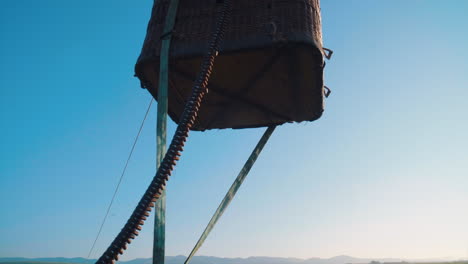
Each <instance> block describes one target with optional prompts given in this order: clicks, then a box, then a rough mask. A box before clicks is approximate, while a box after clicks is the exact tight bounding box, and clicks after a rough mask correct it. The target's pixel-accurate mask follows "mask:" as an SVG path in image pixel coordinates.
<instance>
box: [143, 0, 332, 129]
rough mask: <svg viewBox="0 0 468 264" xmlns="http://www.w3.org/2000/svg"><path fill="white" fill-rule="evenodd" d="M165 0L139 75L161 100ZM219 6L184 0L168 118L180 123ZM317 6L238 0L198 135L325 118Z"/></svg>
mask: <svg viewBox="0 0 468 264" xmlns="http://www.w3.org/2000/svg"><path fill="white" fill-rule="evenodd" d="M168 4H169V1H168V0H155V4H154V6H153V12H152V15H151V19H150V22H149V25H148V31H147V35H146V39H145V42H144V45H143V49H142V52H141V55H140V57H139V58H138V62H137V64H136V66H135V72H136V76H138V77H139V78H140V80H141V83H142V87H144V88H146V89H148V90H149V91H150V92H151V94H152V95H153V96H154V97H155V98H157V91H158V87H157V84H158V72H159V53H160V46H161V40H160V39H161V35H162V34H163V32H162V29H163V26H164V20H165V14H166V11H167V8H168ZM221 7H222V0H180V4H179V9H178V13H177V19H176V24H175V28H174V32H173V36H172V37H173V39H172V44H171V50H170V63H169V66H170V72H169V78H170V88H169V115H170V117H171V118H172V119H173V120H174V121H175V122H176V123H177V122H178V120H179V117H180V115H181V113H182V110H183V107H184V105H185V101H186V98H187V96H188V95H189V94H190V90H191V87H192V84H193V81H194V79H195V76H196V75H197V73H198V71H199V68H200V64H201V58H202V57H203V55H204V54H205V53H206V51H207V46H208V42H209V38H210V35H211V33H212V30H213V28H214V26H215V21H216V17H217V14H218V13H219V12H220V9H221ZM323 66H324V63H323V57H322V34H321V21H320V6H319V0H283V1H280V0H235V1H233V10H232V15H231V19H230V23H229V24H228V29H227V31H226V34H225V37H224V40H223V43H222V45H221V49H220V54H219V56H218V57H217V59H216V62H215V65H214V71H213V75H212V77H211V79H210V82H209V85H208V88H209V91H210V92H209V93H208V94H207V96H206V97H205V99H204V102H203V104H202V107H201V109H200V113H199V115H198V120H197V122H196V124H195V126H194V127H193V129H194V130H205V129H213V128H246V127H260V126H268V125H279V124H283V123H285V122H301V121H313V120H315V119H317V118H319V117H320V116H321V114H322V112H323Z"/></svg>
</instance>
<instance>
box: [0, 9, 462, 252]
mask: <svg viewBox="0 0 468 264" xmlns="http://www.w3.org/2000/svg"><path fill="white" fill-rule="evenodd" d="M151 6H152V1H150V0H144V1H143V0H141V1H123V0H112V1H110V0H101V1H91V0H82V1H63V0H55V1H54V0H43V1H32V0H30V1H26V0H14V1H13V0H10V1H8V0H4V1H1V8H0V36H1V41H0V58H1V60H0V120H1V122H0V125H1V130H0V133H1V134H0V135H1V137H0V146H1V152H0V155H1V156H0V209H1V217H0V257H7V256H23V257H49V256H65V257H75V256H82V257H86V255H87V253H88V250H89V249H90V247H91V244H92V242H93V239H94V236H95V235H96V232H97V230H98V227H99V224H100V221H101V220H102V217H103V215H104V212H105V209H106V207H107V205H108V203H109V200H110V198H111V196H112V193H113V190H114V187H115V185H116V183H117V180H118V177H119V174H120V171H121V169H122V167H123V164H124V162H125V160H126V156H127V154H128V151H129V150H130V147H131V144H132V141H133V138H134V136H135V134H136V132H137V129H138V126H139V124H140V121H141V119H142V117H143V114H144V111H145V110H146V107H147V105H148V102H149V100H150V95H149V94H148V93H147V91H146V90H143V89H140V88H139V82H138V80H137V79H136V78H134V77H133V67H134V63H135V61H136V59H137V57H138V55H139V52H140V48H141V45H142V42H143V39H144V36H145V32H146V26H147V22H148V18H149V15H150V11H151ZM467 12H468V1H464V0H459V1H455V0H449V1H439V0H427V1H420V0H412V1H407V0H392V1H371V0H367V1H364V0H362V1H361V0H360V1H344V0H342V1H339V0H335V1H322V18H323V35H324V43H325V47H328V48H331V49H333V50H334V51H335V54H334V57H333V59H332V61H330V62H328V64H327V67H326V84H327V85H328V86H329V87H331V89H332V90H333V93H332V96H331V97H330V98H329V99H328V100H327V102H326V111H325V113H324V115H323V117H322V118H321V119H320V120H318V121H316V122H313V123H301V124H288V125H284V126H281V127H279V128H278V129H277V131H275V134H274V135H273V136H272V138H271V139H270V142H269V143H268V145H267V146H266V147H265V149H264V152H263V153H262V155H261V156H260V158H259V159H258V161H257V164H256V165H255V166H254V168H253V169H252V171H251V174H250V175H249V177H248V178H247V180H246V181H245V183H244V185H243V186H242V188H241V189H240V191H239V193H238V196H237V197H236V198H235V200H234V201H233V203H232V204H231V207H230V208H229V209H228V211H227V212H226V213H225V215H224V216H223V218H222V219H221V220H220V222H219V224H218V225H217V226H216V227H215V229H214V230H213V232H212V234H211V236H210V237H209V238H208V240H207V241H206V243H205V245H204V246H203V248H202V249H201V251H200V253H199V254H202V255H214V256H222V257H247V256H284V257H299V258H308V257H330V256H334V255H339V254H348V255H353V256H360V257H400V258H425V257H447V256H451V257H458V258H462V257H463V258H466V257H467V254H468V207H467V206H468V154H467V153H468V152H467V151H468V137H467V135H468V124H467V117H466V116H467V114H468V103H467V98H468V89H467V88H468V49H467V47H468V44H467V43H468V32H467V31H468V17H467ZM155 112H156V108H155V107H153V111H152V113H151V116H150V118H149V120H148V122H147V123H146V126H145V128H144V131H143V134H142V137H141V139H140V141H139V143H138V145H137V149H136V152H135V155H134V157H133V160H132V161H131V163H130V166H129V168H128V171H127V175H126V177H125V179H124V180H123V183H122V186H121V189H120V192H119V194H118V196H117V199H116V201H115V205H114V207H113V208H112V211H111V215H110V218H109V219H108V223H107V225H106V226H105V228H104V230H103V233H102V236H101V238H100V240H99V241H98V243H97V247H96V251H95V252H94V253H93V257H98V255H99V254H100V253H102V251H103V250H104V249H105V248H106V247H107V246H108V244H109V242H110V241H111V240H112V239H113V237H114V236H115V235H116V234H117V233H118V231H119V230H120V229H121V227H122V225H123V223H124V222H125V221H126V220H127V218H128V216H129V214H130V213H131V210H133V207H134V206H135V205H136V203H137V201H138V199H139V198H140V197H141V194H142V193H143V191H144V190H145V189H146V186H147V184H148V183H149V181H150V179H151V178H152V176H153V174H154V171H155V115H156V113H155ZM173 130H174V124H173V123H172V122H170V131H171V133H172V131H173ZM263 130H264V129H246V130H236V131H233V130H225V131H209V132H204V133H200V132H194V133H191V136H190V138H189V141H188V143H187V145H186V151H185V152H184V154H183V157H182V159H181V161H180V163H179V166H177V169H176V171H175V173H174V174H173V177H172V178H171V180H170V182H169V185H168V198H167V199H168V204H167V254H168V255H177V254H184V255H187V254H188V253H189V252H190V250H191V247H192V246H193V245H194V243H195V242H196V240H197V239H198V236H199V235H200V234H201V232H202V230H203V228H204V227H205V225H206V223H207V222H208V220H209V218H210V217H211V214H212V213H213V212H214V210H215V209H216V207H217V205H218V203H219V201H220V200H221V199H222V197H223V195H224V193H225V192H226V190H227V189H228V187H229V186H230V184H231V183H232V181H233V180H234V178H235V177H236V175H237V173H238V171H239V169H240V168H241V166H242V164H243V163H244V161H245V159H246V158H247V157H248V155H249V153H250V151H251V149H252V147H253V145H254V144H255V143H256V141H257V140H258V138H259V137H260V136H261V133H262V132H263ZM151 237H152V222H150V223H149V224H147V225H145V226H144V229H143V232H142V234H141V235H140V236H139V237H138V239H137V240H136V241H135V242H134V243H132V244H131V246H130V248H129V250H128V251H127V252H126V254H125V255H124V256H123V259H132V258H136V257H150V255H151V247H152V242H151Z"/></svg>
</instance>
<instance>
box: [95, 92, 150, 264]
mask: <svg viewBox="0 0 468 264" xmlns="http://www.w3.org/2000/svg"><path fill="white" fill-rule="evenodd" d="M153 100H154V98H153V97H151V101H150V103H149V105H148V109H147V110H146V113H145V117H144V118H143V120H142V121H141V125H140V129H139V130H138V133H137V135H136V137H135V140H134V141H133V146H132V149H131V150H130V153H129V154H128V158H127V161H126V162H125V166H124V168H123V170H122V174H121V175H120V178H119V182H118V183H117V186H116V187H115V191H114V194H113V195H112V199H111V201H110V203H109V206H108V207H107V211H106V214H105V216H104V219H103V220H102V223H101V226H100V227H99V231H98V233H97V235H96V239H94V242H93V245H92V246H91V249H90V250H89V253H88V257H87V258H88V259H89V257H90V256H91V253H92V251H93V249H94V246H95V245H96V242H97V240H98V238H99V235H100V234H101V231H102V228H103V226H104V224H105V223H106V220H107V216H108V215H109V212H110V209H111V207H112V204H113V203H114V200H115V196H116V195H117V192H118V190H119V187H120V183H122V179H123V177H124V175H125V172H126V171H127V166H128V163H129V162H130V158H131V157H132V154H133V150H134V149H135V146H136V143H137V141H138V138H139V137H140V134H141V130H142V129H143V125H144V124H145V120H146V117H148V113H149V111H150V109H151V105H152V104H153Z"/></svg>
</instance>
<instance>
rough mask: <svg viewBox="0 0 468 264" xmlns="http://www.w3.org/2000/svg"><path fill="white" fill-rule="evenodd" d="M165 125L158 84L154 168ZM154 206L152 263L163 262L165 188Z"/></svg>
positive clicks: (163, 98)
mask: <svg viewBox="0 0 468 264" xmlns="http://www.w3.org/2000/svg"><path fill="white" fill-rule="evenodd" d="M166 70H167V68H166ZM161 77H162V75H161ZM166 77H167V72H166ZM161 79H162V78H161ZM166 83H167V82H166ZM166 125H167V85H160V86H159V90H158V116H157V123H156V148H157V149H156V169H157V168H159V165H160V164H161V161H162V159H163V158H164V155H165V154H166V131H167V128H166ZM154 208H155V210H154V211H155V218H154V238H153V264H164V256H165V252H164V250H165V239H166V190H163V193H162V194H161V197H160V198H159V199H158V200H157V201H156V204H155V207H154Z"/></svg>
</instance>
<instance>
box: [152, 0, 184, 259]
mask: <svg viewBox="0 0 468 264" xmlns="http://www.w3.org/2000/svg"><path fill="white" fill-rule="evenodd" d="M178 5H179V0H171V1H170V3H169V8H168V10H167V14H166V21H165V23H164V31H163V36H164V37H163V38H162V43H161V53H160V62H159V84H158V117H157V125H156V130H157V131H156V137H157V138H156V144H157V149H156V153H157V154H156V166H157V168H158V167H159V165H160V164H161V161H162V159H163V158H164V155H165V154H166V131H167V127H166V126H167V104H168V103H167V101H168V100H167V97H168V86H169V48H170V46H171V37H172V30H173V28H174V24H175V18H176V15H177V7H178ZM165 241H166V191H165V190H164V191H163V193H162V195H161V197H160V198H159V200H157V201H156V204H155V219H154V238H153V264H164V256H165V252H164V251H165Z"/></svg>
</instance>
